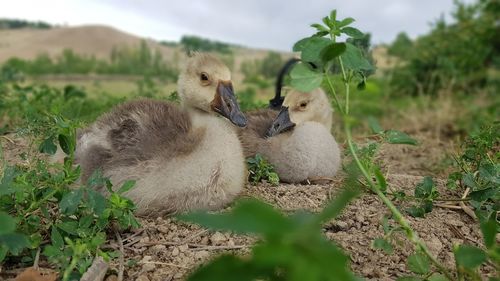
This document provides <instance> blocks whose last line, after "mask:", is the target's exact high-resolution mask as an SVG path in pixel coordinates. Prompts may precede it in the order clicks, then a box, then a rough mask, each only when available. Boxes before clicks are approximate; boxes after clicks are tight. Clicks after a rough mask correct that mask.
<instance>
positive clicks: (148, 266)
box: [142, 263, 156, 272]
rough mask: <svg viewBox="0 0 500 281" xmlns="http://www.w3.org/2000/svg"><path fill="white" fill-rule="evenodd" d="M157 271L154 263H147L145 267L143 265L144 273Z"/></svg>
mask: <svg viewBox="0 0 500 281" xmlns="http://www.w3.org/2000/svg"><path fill="white" fill-rule="evenodd" d="M155 269H156V265H155V264H153V263H145V264H144V265H142V271H143V272H150V271H154V270H155Z"/></svg>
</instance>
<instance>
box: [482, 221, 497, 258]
mask: <svg viewBox="0 0 500 281" xmlns="http://www.w3.org/2000/svg"><path fill="white" fill-rule="evenodd" d="M481 233H482V234H483V239H484V245H485V246H486V248H488V249H489V248H492V247H494V246H495V239H496V235H497V234H498V223H497V221H496V215H495V214H493V215H491V216H490V217H489V218H488V220H486V221H482V222H481Z"/></svg>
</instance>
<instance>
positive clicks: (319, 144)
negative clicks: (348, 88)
mask: <svg viewBox="0 0 500 281" xmlns="http://www.w3.org/2000/svg"><path fill="white" fill-rule="evenodd" d="M247 117H248V126H247V127H246V128H244V129H240V130H239V135H240V140H241V142H242V145H243V149H244V153H245V157H247V158H248V157H253V156H255V154H261V155H262V156H263V157H264V158H265V159H267V160H268V161H269V162H270V163H271V164H272V165H273V166H274V168H275V169H276V172H277V173H278V175H279V177H280V180H281V181H283V182H288V183H300V182H305V181H308V180H309V181H313V182H314V181H320V180H324V179H327V180H328V179H331V178H333V177H334V176H335V175H336V174H337V172H338V170H339V168H340V164H341V158H340V149H339V145H338V144H337V142H336V140H335V138H334V137H333V136H332V135H331V133H330V129H331V126H332V109H331V106H330V102H329V101H328V98H327V96H326V94H325V92H324V91H323V90H322V89H319V88H318V89H315V90H313V91H311V92H308V93H303V92H298V91H295V90H289V92H288V93H287V95H286V96H285V99H284V102H283V108H282V110H281V111H280V112H279V113H278V112H276V111H274V110H270V109H262V110H257V111H253V112H249V113H247Z"/></svg>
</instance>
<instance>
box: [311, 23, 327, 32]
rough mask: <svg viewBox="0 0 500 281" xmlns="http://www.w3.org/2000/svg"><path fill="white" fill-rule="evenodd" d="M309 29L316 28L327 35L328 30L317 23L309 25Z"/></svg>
mask: <svg viewBox="0 0 500 281" xmlns="http://www.w3.org/2000/svg"><path fill="white" fill-rule="evenodd" d="M311 27H314V28H316V29H317V30H318V31H323V32H327V33H328V29H327V28H326V27H324V26H323V25H321V24H319V23H313V24H311Z"/></svg>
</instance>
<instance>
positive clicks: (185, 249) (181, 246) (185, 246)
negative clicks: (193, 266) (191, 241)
mask: <svg viewBox="0 0 500 281" xmlns="http://www.w3.org/2000/svg"><path fill="white" fill-rule="evenodd" d="M188 249H189V246H188V245H187V244H183V245H180V246H179V251H180V252H181V253H184V252H185V251H187V250H188Z"/></svg>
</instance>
